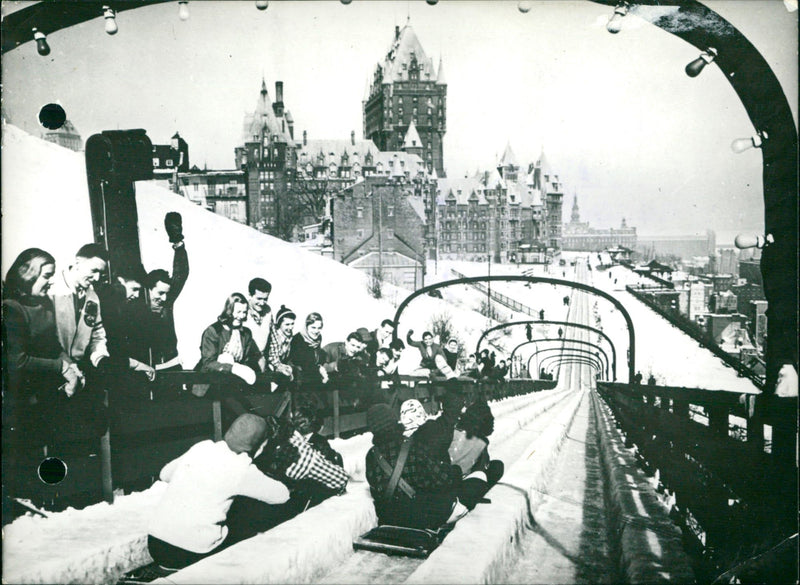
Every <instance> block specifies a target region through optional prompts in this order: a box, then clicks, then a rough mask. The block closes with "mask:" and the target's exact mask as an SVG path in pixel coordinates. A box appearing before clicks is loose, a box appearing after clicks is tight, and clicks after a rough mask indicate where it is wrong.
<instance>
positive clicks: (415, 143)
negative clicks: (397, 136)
mask: <svg viewBox="0 0 800 585" xmlns="http://www.w3.org/2000/svg"><path fill="white" fill-rule="evenodd" d="M409 148H422V140H420V139H419V132H417V127H416V126H415V125H414V120H411V123H410V124H409V125H408V131H406V137H405V139H404V140H403V150H407V149H409Z"/></svg>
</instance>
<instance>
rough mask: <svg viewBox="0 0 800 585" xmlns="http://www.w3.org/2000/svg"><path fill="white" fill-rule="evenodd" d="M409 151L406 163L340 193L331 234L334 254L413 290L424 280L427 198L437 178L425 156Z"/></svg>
mask: <svg viewBox="0 0 800 585" xmlns="http://www.w3.org/2000/svg"><path fill="white" fill-rule="evenodd" d="M383 154H387V153H383ZM408 156H410V157H413V159H411V160H407V161H406V162H405V164H404V165H403V166H402V167H400V165H397V164H393V169H392V172H389V173H383V174H374V175H371V176H369V177H362V178H361V179H360V180H358V181H357V182H356V183H354V184H353V185H351V186H350V187H347V188H346V189H344V190H342V191H340V192H339V193H337V195H336V197H335V198H334V199H333V201H332V207H333V213H332V218H333V236H332V240H333V257H334V259H336V260H338V261H340V262H342V263H344V264H347V265H348V266H352V267H354V268H358V269H359V270H362V271H364V272H366V273H367V274H369V275H372V276H375V275H378V274H380V277H379V278H381V279H382V280H384V281H385V282H389V283H391V284H395V285H397V286H402V287H405V288H408V289H410V290H415V289H417V288H419V287H421V286H423V279H424V273H425V259H426V253H427V250H426V243H427V240H426V230H427V215H426V210H425V207H426V205H425V202H426V201H430V200H431V197H432V192H433V190H434V188H435V181H434V180H433V178H432V177H431V176H430V175H429V174H428V172H427V169H426V165H425V163H424V162H423V160H422V159H421V158H419V157H418V156H417V155H408ZM398 159H399V160H401V159H400V157H398ZM412 162H413V163H414V164H413V165H412V164H410V163H412Z"/></svg>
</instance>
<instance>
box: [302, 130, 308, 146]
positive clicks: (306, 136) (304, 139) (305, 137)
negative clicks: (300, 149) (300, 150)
mask: <svg viewBox="0 0 800 585" xmlns="http://www.w3.org/2000/svg"><path fill="white" fill-rule="evenodd" d="M307 145H308V132H306V131H305V130H303V146H307Z"/></svg>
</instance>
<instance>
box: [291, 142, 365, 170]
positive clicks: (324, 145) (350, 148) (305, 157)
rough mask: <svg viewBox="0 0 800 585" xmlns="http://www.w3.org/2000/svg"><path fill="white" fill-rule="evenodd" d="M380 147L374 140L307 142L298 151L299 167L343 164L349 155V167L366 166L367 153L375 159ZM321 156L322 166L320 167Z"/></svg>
mask: <svg viewBox="0 0 800 585" xmlns="http://www.w3.org/2000/svg"><path fill="white" fill-rule="evenodd" d="M379 152H380V151H379V150H378V147H377V146H375V143H374V142H372V140H348V139H345V138H342V139H336V138H332V139H318V140H307V141H306V144H305V145H301V146H300V148H299V149H298V151H297V165H298V166H299V167H305V166H306V165H307V164H308V163H311V164H312V165H314V166H329V165H330V164H331V163H334V164H336V165H342V164H343V162H342V161H343V157H344V155H345V154H346V155H347V161H348V163H347V164H348V165H350V166H352V165H353V164H354V163H356V162H358V163H359V164H360V165H362V166H364V159H365V157H366V156H367V153H370V154H371V155H372V157H373V164H374V162H375V157H376V156H378V154H379ZM320 155H321V160H322V165H320Z"/></svg>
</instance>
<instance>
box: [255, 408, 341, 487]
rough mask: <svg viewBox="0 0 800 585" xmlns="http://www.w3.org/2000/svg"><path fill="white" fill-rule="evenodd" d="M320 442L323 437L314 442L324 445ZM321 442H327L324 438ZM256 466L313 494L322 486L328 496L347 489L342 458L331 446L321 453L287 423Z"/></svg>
mask: <svg viewBox="0 0 800 585" xmlns="http://www.w3.org/2000/svg"><path fill="white" fill-rule="evenodd" d="M312 437H313V435H312ZM320 439H322V437H320V438H319V439H315V440H314V443H316V444H317V445H319V444H321V442H320ZM322 441H324V442H325V443H327V441H325V440H324V439H322ZM322 451H324V452H322ZM337 460H338V461H337ZM254 463H255V465H256V467H258V469H260V470H261V471H263V472H264V473H266V474H268V475H270V476H271V477H274V478H275V479H278V480H279V481H281V482H284V483H286V484H287V485H289V486H290V487H292V488H293V489H299V490H302V491H306V492H309V491H311V492H314V491H316V489H317V488H318V487H321V488H323V489H324V490H326V491H327V492H329V493H328V494H327V495H333V494H337V493H341V492H343V491H344V489H345V487H346V486H347V473H345V471H344V469H343V468H342V465H341V455H339V453H337V452H336V451H334V450H333V449H332V448H331V447H330V445H326V446H324V447H322V450H318V449H317V448H316V447H315V445H313V444H312V443H311V442H310V441H309V440H307V439H305V438H304V437H303V436H302V435H301V434H300V433H299V432H297V431H296V430H294V429H293V428H292V427H291V426H290V425H287V424H283V425H281V427H280V429H279V431H278V433H277V435H276V436H275V437H274V438H272V439H270V440H269V441H268V442H267V445H266V446H265V447H264V450H263V451H262V452H261V454H259V455H258V457H256V459H255V460H254Z"/></svg>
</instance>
